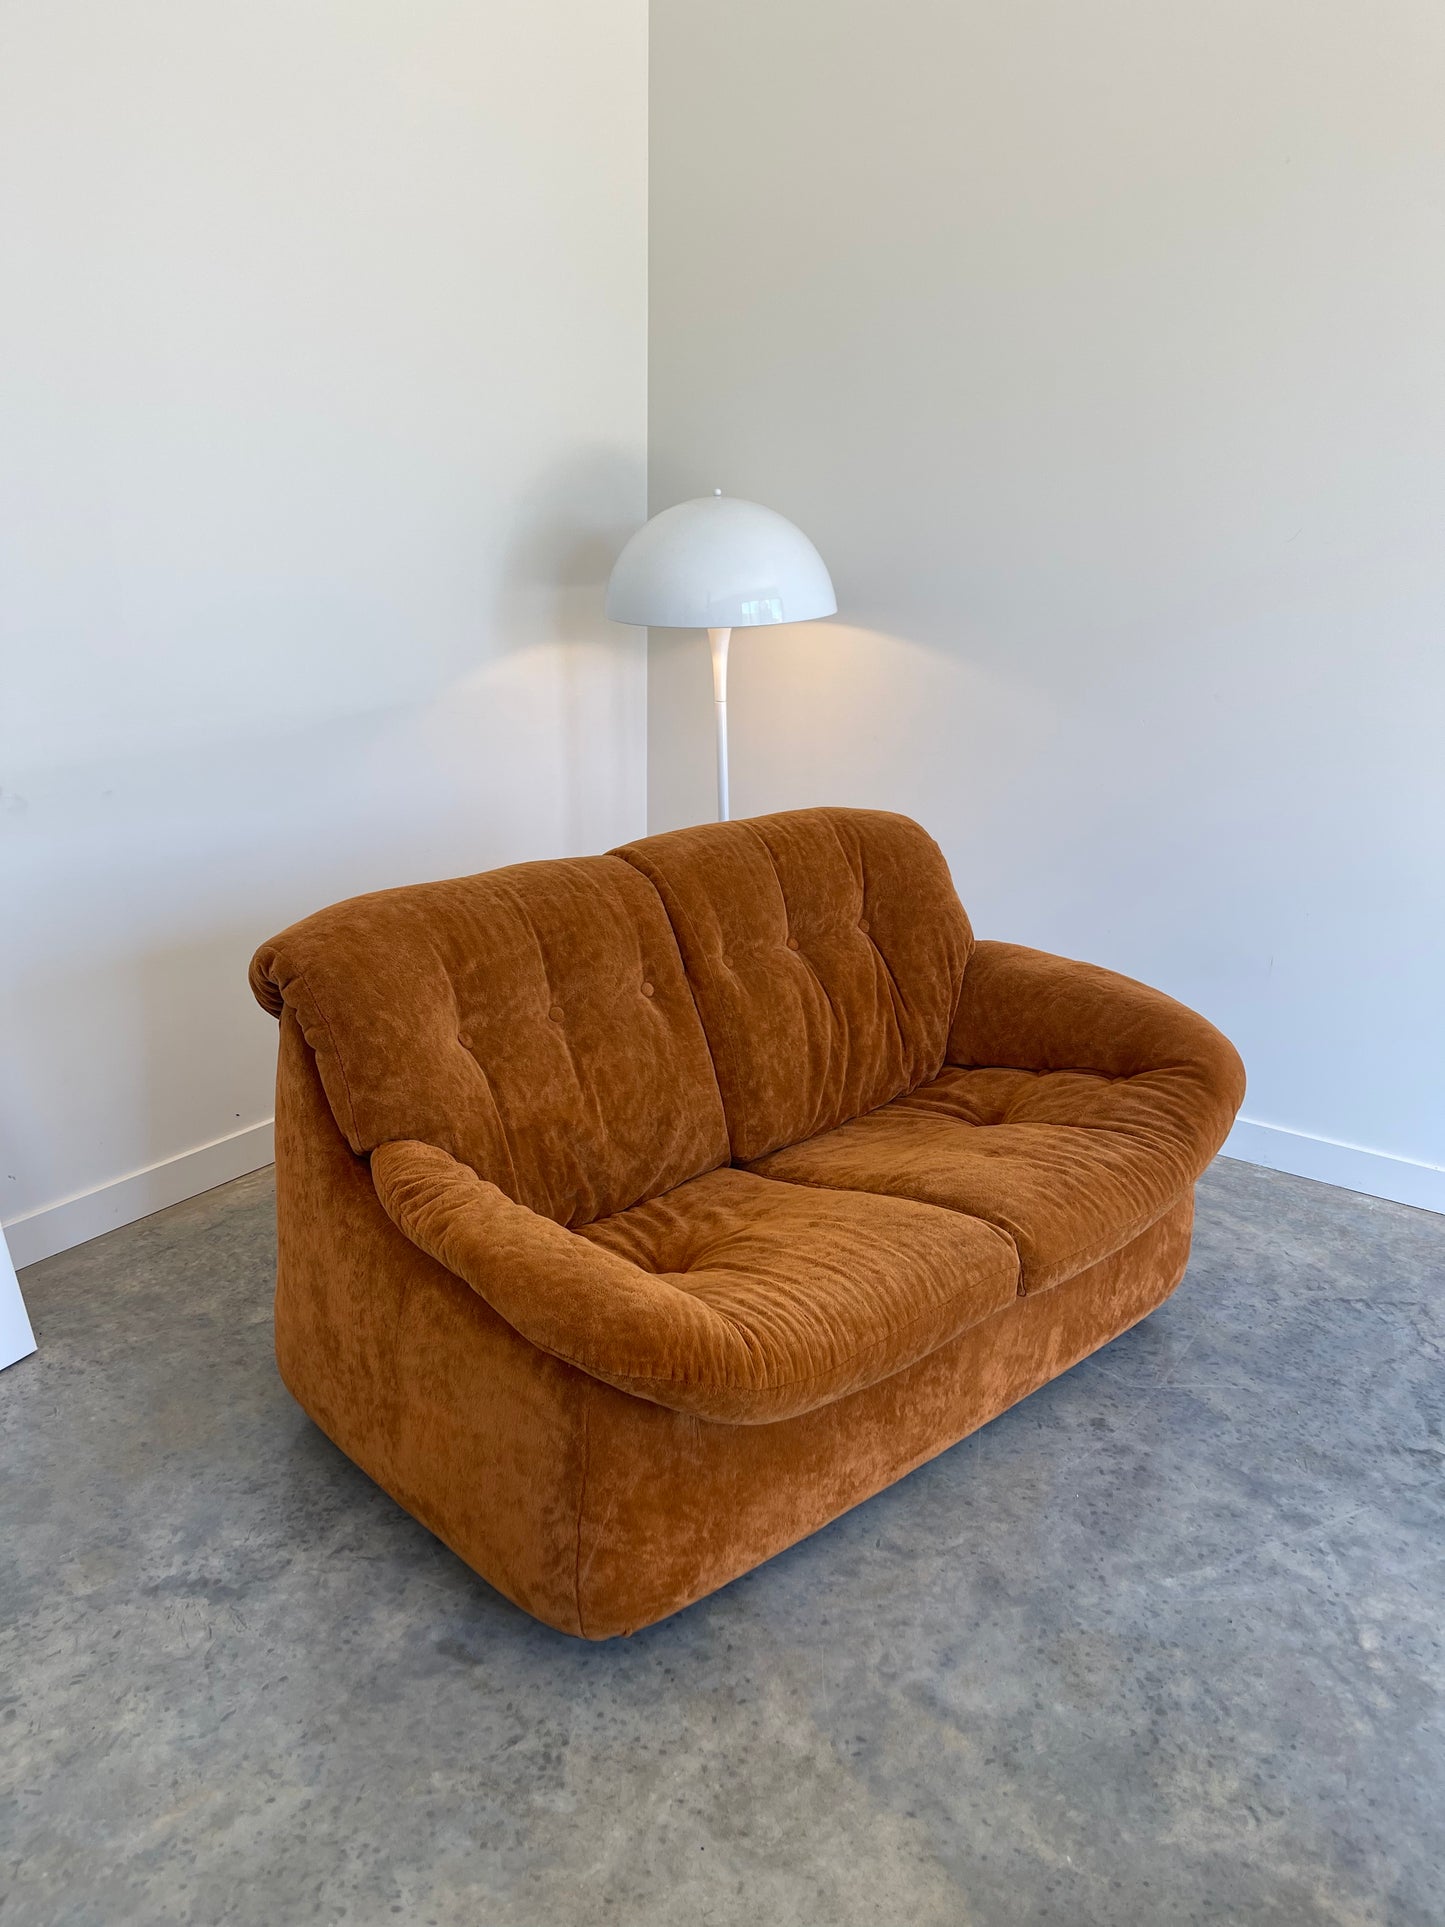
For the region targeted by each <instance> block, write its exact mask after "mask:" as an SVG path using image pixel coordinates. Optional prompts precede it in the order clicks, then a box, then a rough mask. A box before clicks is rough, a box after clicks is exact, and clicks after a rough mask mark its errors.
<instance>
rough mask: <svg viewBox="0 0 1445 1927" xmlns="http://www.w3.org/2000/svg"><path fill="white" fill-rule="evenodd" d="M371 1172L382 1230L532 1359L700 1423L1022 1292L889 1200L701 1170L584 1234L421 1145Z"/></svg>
mask: <svg viewBox="0 0 1445 1927" xmlns="http://www.w3.org/2000/svg"><path fill="white" fill-rule="evenodd" d="M371 1168H372V1175H373V1177H374V1178H375V1180H376V1189H377V1194H378V1196H379V1197H380V1199H381V1201H382V1204H383V1205H384V1206H385V1208H386V1210H387V1212H388V1214H389V1215H390V1216H391V1218H392V1219H393V1221H394V1222H395V1223H396V1224H397V1225H399V1226H400V1228H401V1229H402V1230H403V1231H404V1232H405V1233H406V1234H407V1236H408V1237H409V1238H411V1239H412V1241H413V1242H414V1243H415V1244H417V1245H419V1246H420V1247H421V1249H422V1250H423V1251H427V1252H430V1254H431V1255H432V1257H433V1258H436V1259H437V1260H438V1261H439V1262H440V1263H442V1264H444V1265H446V1266H447V1268H448V1269H449V1270H450V1271H453V1272H455V1273H456V1275H457V1276H458V1277H459V1278H463V1279H465V1280H466V1282H467V1283H468V1284H469V1285H470V1286H471V1287H472V1289H473V1290H474V1291H476V1292H478V1293H479V1294H480V1295H481V1296H482V1297H483V1298H485V1299H486V1301H487V1303H488V1304H489V1305H491V1306H492V1308H493V1310H494V1311H497V1312H499V1313H500V1314H501V1316H502V1317H503V1318H505V1319H506V1321H507V1323H508V1324H509V1325H511V1326H512V1327H513V1328H514V1329H515V1330H516V1331H519V1332H520V1333H521V1334H522V1336H523V1337H524V1338H527V1339H530V1340H531V1342H532V1343H533V1344H534V1345H536V1346H537V1347H538V1349H539V1350H541V1351H544V1352H549V1353H551V1354H552V1356H553V1357H556V1358H562V1359H565V1360H566V1361H567V1362H568V1363H569V1364H572V1365H577V1366H579V1367H580V1368H581V1369H582V1370H583V1371H585V1372H587V1373H588V1374H590V1376H591V1377H593V1378H600V1379H603V1380H604V1381H605V1382H606V1383H607V1384H609V1385H615V1386H617V1387H618V1388H619V1389H620V1390H622V1391H625V1392H631V1393H633V1394H634V1395H635V1396H636V1397H638V1398H645V1399H650V1400H652V1401H654V1402H655V1403H656V1404H658V1405H667V1406H670V1407H672V1408H673V1409H674V1410H675V1411H679V1412H694V1413H697V1414H698V1415H699V1416H701V1417H704V1418H713V1419H730V1420H732V1421H734V1422H735V1423H739V1424H749V1425H763V1424H766V1423H768V1422H769V1421H770V1420H772V1419H776V1418H785V1417H790V1416H792V1415H793V1414H795V1413H797V1412H806V1411H809V1410H811V1409H812V1407H813V1406H815V1405H823V1404H826V1403H827V1402H828V1401H829V1400H830V1399H835V1398H839V1397H841V1396H842V1394H843V1393H844V1392H849V1391H853V1390H855V1389H856V1388H857V1387H858V1386H860V1385H871V1384H873V1383H875V1382H876V1381H877V1380H878V1379H880V1378H886V1377H887V1376H888V1375H889V1374H890V1373H892V1372H896V1371H898V1370H900V1369H901V1368H902V1367H903V1366H904V1365H911V1364H912V1363H913V1362H914V1360H915V1359H918V1358H922V1357H925V1356H926V1355H927V1354H928V1353H929V1352H931V1351H933V1350H935V1349H936V1348H937V1346H939V1345H940V1344H942V1343H943V1341H944V1340H945V1339H948V1338H952V1337H953V1336H954V1334H955V1333H956V1332H959V1331H962V1330H963V1329H964V1328H965V1327H966V1326H968V1325H971V1324H975V1323H976V1322H977V1321H978V1320H979V1319H980V1318H983V1317H986V1316H987V1315H988V1313H989V1312H991V1311H997V1310H998V1309H999V1307H1000V1306H1002V1305H1005V1304H1008V1303H1010V1302H1011V1301H1012V1300H1013V1299H1014V1298H1015V1297H1016V1296H1017V1292H1018V1256H1017V1253H1016V1252H1015V1250H1014V1247H1013V1243H1012V1240H1010V1239H1009V1238H1007V1237H1005V1236H1004V1235H1003V1234H1002V1233H1001V1232H999V1231H996V1230H994V1228H993V1227H992V1226H991V1225H986V1224H983V1223H980V1222H979V1220H977V1219H975V1218H966V1217H961V1216H960V1215H959V1214H958V1213H956V1212H952V1211H939V1210H937V1209H935V1207H934V1206H932V1205H927V1204H914V1203H911V1202H909V1201H907V1200H904V1199H898V1198H887V1199H883V1198H865V1197H863V1196H862V1195H860V1194H859V1193H858V1192H850V1191H813V1192H812V1193H811V1194H810V1193H808V1192H806V1191H802V1190H800V1189H799V1188H798V1187H797V1186H796V1185H790V1184H773V1183H770V1182H769V1181H768V1179H766V1178H757V1177H752V1176H750V1175H749V1174H748V1173H747V1172H746V1171H732V1170H723V1171H711V1172H709V1173H708V1174H707V1175H706V1176H705V1177H700V1178H693V1179H692V1180H691V1181H690V1182H689V1183H687V1184H683V1185H680V1186H679V1187H678V1188H677V1189H676V1190H674V1191H669V1192H667V1193H666V1194H665V1195H664V1196H662V1197H659V1198H653V1199H652V1200H651V1201H650V1202H648V1203H646V1204H640V1205H635V1206H634V1207H633V1208H632V1209H631V1210H630V1211H624V1212H622V1213H620V1214H619V1215H617V1216H615V1217H610V1218H604V1219H602V1220H601V1221H600V1222H598V1223H595V1224H591V1225H588V1226H587V1227H586V1228H585V1229H584V1230H583V1231H581V1232H580V1233H579V1232H575V1231H568V1230H567V1229H565V1227H563V1226H562V1225H558V1224H554V1223H553V1222H552V1220H551V1219H549V1218H544V1217H541V1216H539V1215H538V1214H537V1213H536V1212H534V1211H529V1210H527V1208H526V1207H525V1206H524V1205H519V1204H514V1203H513V1202H512V1200H511V1199H510V1198H508V1197H506V1196H504V1195H503V1193H502V1192H500V1191H498V1189H497V1188H496V1186H495V1185H492V1184H486V1183H484V1182H483V1181H482V1180H481V1179H479V1178H478V1177H477V1175H476V1173H475V1172H474V1171H472V1170H470V1169H469V1168H468V1167H467V1166H466V1165H463V1164H458V1163H457V1162H456V1161H455V1159H453V1158H452V1157H451V1156H450V1155H449V1154H448V1153H447V1152H445V1151H441V1150H438V1149H436V1148H435V1147H434V1146H432V1145H429V1144H383V1145H380V1146H379V1147H378V1148H377V1150H376V1151H375V1152H374V1153H373V1154H372V1160H371Z"/></svg>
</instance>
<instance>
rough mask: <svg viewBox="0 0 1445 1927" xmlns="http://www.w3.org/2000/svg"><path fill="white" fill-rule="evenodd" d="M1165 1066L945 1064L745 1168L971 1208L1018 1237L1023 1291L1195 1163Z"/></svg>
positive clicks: (1128, 1225)
mask: <svg viewBox="0 0 1445 1927" xmlns="http://www.w3.org/2000/svg"><path fill="white" fill-rule="evenodd" d="M1176 1104H1177V1090H1176V1087H1175V1085H1174V1083H1173V1081H1172V1074H1171V1073H1170V1072H1169V1071H1166V1070H1161V1071H1144V1072H1140V1073H1138V1074H1136V1075H1133V1076H1124V1077H1117V1076H1105V1075H1102V1074H1099V1073H1096V1072H1089V1071H1073V1070H1059V1071H1039V1070H1025V1069H1018V1068H998V1069H989V1068H986V1067H972V1068H962V1067H959V1066H949V1067H948V1068H947V1069H945V1070H944V1071H943V1072H942V1073H941V1075H940V1076H938V1077H936V1078H934V1079H933V1080H932V1081H931V1082H930V1083H927V1084H924V1085H922V1086H920V1088H919V1089H918V1090H916V1091H913V1092H911V1093H909V1095H907V1096H906V1097H900V1098H896V1099H895V1100H894V1101H893V1102H892V1103H891V1104H885V1105H884V1106H883V1107H882V1108H881V1109H880V1110H876V1111H873V1112H870V1113H869V1114H868V1115H867V1116H866V1117H859V1118H854V1119H853V1120H852V1121H851V1122H850V1123H848V1124H844V1125H842V1126H840V1127H839V1128H838V1129H837V1130H835V1131H828V1132H826V1133H824V1134H823V1135H822V1136H820V1137H815V1138H811V1139H809V1140H808V1141H807V1142H806V1143H803V1144H795V1145H792V1146H790V1147H789V1148H788V1149H787V1150H783V1151H777V1152H774V1153H773V1154H772V1155H771V1156H770V1157H766V1158H761V1159H759V1160H757V1161H756V1162H755V1163H754V1164H752V1165H750V1166H749V1167H748V1168H749V1169H750V1170H752V1171H754V1172H755V1173H756V1174H758V1175H759V1176H763V1177H769V1178H773V1179H782V1180H784V1181H786V1182H787V1183H790V1184H813V1185H819V1186H826V1187H828V1188H830V1189H836V1188H838V1187H844V1188H847V1189H851V1190H858V1191H869V1192H874V1193H885V1194H887V1195H888V1196H890V1197H896V1198H912V1199H916V1200H918V1201H919V1202H922V1203H926V1204H932V1205H942V1206H943V1207H945V1208H946V1209H948V1210H951V1211H958V1212H963V1213H966V1214H967V1215H968V1217H969V1218H971V1219H976V1218H981V1219H984V1220H985V1221H986V1222H987V1223H989V1224H992V1225H996V1226H997V1227H998V1228H999V1229H1000V1230H1001V1231H1006V1232H1007V1233H1008V1235H1009V1237H1010V1238H1011V1239H1012V1240H1013V1242H1014V1244H1015V1245H1016V1246H1017V1248H1018V1253H1019V1259H1020V1263H1021V1266H1022V1282H1023V1289H1024V1290H1025V1291H1040V1290H1045V1289H1047V1288H1048V1287H1049V1286H1050V1285H1056V1284H1058V1283H1059V1282H1060V1281H1061V1280H1063V1279H1065V1278H1069V1277H1072V1276H1073V1274H1074V1273H1075V1272H1077V1271H1082V1270H1083V1269H1084V1268H1085V1267H1086V1266H1088V1265H1092V1264H1097V1263H1098V1262H1099V1261H1100V1260H1101V1259H1103V1258H1106V1257H1108V1256H1109V1255H1110V1253H1112V1252H1115V1251H1118V1250H1120V1249H1121V1248H1122V1247H1123V1246H1124V1245H1126V1244H1128V1243H1129V1242H1130V1240H1131V1239H1133V1238H1137V1237H1138V1236H1139V1234H1140V1233H1141V1232H1143V1231H1145V1230H1147V1229H1148V1227H1149V1226H1150V1225H1152V1224H1153V1223H1154V1222H1155V1221H1156V1220H1157V1219H1159V1218H1160V1217H1162V1216H1163V1215H1164V1213H1165V1212H1166V1211H1167V1210H1168V1209H1169V1208H1170V1206H1171V1205H1173V1204H1174V1203H1175V1202H1176V1201H1177V1200H1178V1199H1179V1198H1180V1197H1181V1196H1182V1195H1183V1194H1184V1193H1185V1192H1186V1191H1187V1190H1188V1189H1189V1187H1190V1185H1191V1184H1192V1183H1193V1182H1194V1179H1195V1177H1196V1176H1197V1175H1198V1172H1197V1170H1196V1169H1195V1168H1194V1167H1195V1163H1196V1159H1195V1158H1194V1156H1193V1155H1192V1154H1191V1150H1190V1148H1189V1146H1188V1145H1187V1144H1185V1143H1183V1142H1181V1138H1180V1134H1179V1132H1178V1130H1177V1129H1176V1128H1175V1107H1176Z"/></svg>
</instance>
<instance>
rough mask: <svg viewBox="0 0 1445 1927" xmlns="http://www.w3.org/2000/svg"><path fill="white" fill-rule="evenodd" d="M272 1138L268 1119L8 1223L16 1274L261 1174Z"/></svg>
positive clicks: (43, 1206)
mask: <svg viewBox="0 0 1445 1927" xmlns="http://www.w3.org/2000/svg"><path fill="white" fill-rule="evenodd" d="M272 1135H273V1133H272V1120H271V1119H270V1118H267V1119H266V1120H265V1122H264V1123H262V1124H252V1125H249V1126H248V1127H247V1128H246V1129H245V1130H244V1131H233V1132H232V1133H231V1135H230V1136H229V1137H218V1138H216V1139H214V1140H213V1142H211V1143H210V1144H198V1145H197V1146H196V1148H195V1150H194V1151H182V1152H181V1154H180V1156H179V1157H174V1158H163V1159H162V1160H161V1161H160V1163H158V1164H148V1165H147V1166H146V1168H145V1169H144V1170H143V1171H132V1172H131V1173H130V1174H129V1176H128V1177H123V1178H116V1179H114V1180H113V1181H112V1182H111V1183H110V1184H101V1185H97V1186H96V1188H95V1189H94V1190H93V1191H82V1192H80V1193H79V1195H78V1196H76V1197H73V1198H61V1199H60V1200H59V1201H58V1203H55V1204H45V1205H41V1207H40V1209H39V1210H38V1211H27V1212H24V1213H23V1214H22V1215H21V1216H20V1217H18V1218H9V1219H7V1220H6V1222H5V1242H6V1243H7V1244H8V1245H9V1247H10V1256H11V1258H12V1259H13V1260H14V1262H15V1266H16V1269H17V1270H19V1269H20V1268H21V1267H22V1266H24V1265H33V1264H35V1263H37V1262H38V1260H40V1259H41V1258H53V1257H54V1255H55V1253H56V1252H57V1251H69V1249H70V1248H71V1246H72V1245H83V1244H86V1243H88V1241H89V1240H90V1239H91V1238H98V1237H100V1235H101V1233H102V1232H105V1231H114V1230H115V1228H116V1226H117V1225H122V1224H133V1223H134V1221H135V1220H136V1219H137V1218H145V1217H148V1216H149V1215H150V1213H151V1212H152V1211H164V1210H165V1208H166V1206H167V1205H168V1204H179V1203H180V1202H181V1201H182V1199H184V1198H194V1197H196V1196H197V1195H198V1194H199V1193H200V1192H202V1191H210V1190H212V1189H213V1188H214V1187H215V1186H216V1185H218V1184H226V1183H228V1182H229V1181H230V1179H232V1178H240V1177H244V1176H245V1174H246V1173H247V1172H248V1171H259V1170H260V1168H261V1166H262V1165H263V1164H269V1163H270V1162H271V1159H272V1155H273V1153H272V1148H271V1147H272Z"/></svg>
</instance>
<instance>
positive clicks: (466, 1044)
mask: <svg viewBox="0 0 1445 1927" xmlns="http://www.w3.org/2000/svg"><path fill="white" fill-rule="evenodd" d="M457 1042H458V1043H459V1044H460V1045H461V1047H462V1049H463V1050H470V1049H471V1047H472V1040H471V1038H470V1037H468V1036H467V1034H466V1032H465V1031H462V1032H461V1034H460V1035H459V1036H458V1038H457Z"/></svg>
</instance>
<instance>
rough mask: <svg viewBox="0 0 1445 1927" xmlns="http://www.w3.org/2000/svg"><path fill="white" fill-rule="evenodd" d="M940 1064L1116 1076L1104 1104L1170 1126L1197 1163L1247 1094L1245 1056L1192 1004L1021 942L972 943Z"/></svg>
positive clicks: (1125, 1116)
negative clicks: (1112, 1095)
mask: <svg viewBox="0 0 1445 1927" xmlns="http://www.w3.org/2000/svg"><path fill="white" fill-rule="evenodd" d="M948 1062H949V1063H950V1064H957V1065H961V1066H966V1067H975V1066H977V1067H983V1066H988V1067H996V1066H1008V1067H1012V1068H1016V1069H1019V1070H1028V1071H1042V1072H1051V1071H1079V1072H1084V1073H1086V1074H1090V1075H1093V1076H1096V1077H1103V1078H1111V1079H1114V1080H1117V1082H1118V1085H1119V1092H1118V1101H1117V1103H1116V1104H1114V1105H1112V1106H1111V1107H1110V1109H1111V1111H1114V1112H1117V1113H1118V1119H1119V1122H1120V1123H1121V1124H1122V1123H1126V1120H1129V1119H1130V1118H1131V1116H1132V1114H1133V1113H1134V1112H1136V1111H1137V1112H1138V1115H1139V1122H1140V1124H1141V1126H1142V1125H1143V1124H1145V1123H1146V1122H1147V1123H1148V1124H1149V1125H1150V1127H1151V1128H1154V1129H1156V1130H1157V1129H1158V1128H1159V1127H1160V1125H1161V1124H1166V1125H1168V1126H1170V1127H1172V1129H1170V1132H1169V1134H1170V1135H1171V1136H1173V1137H1174V1138H1175V1140H1176V1142H1178V1143H1179V1144H1180V1146H1181V1148H1183V1147H1184V1146H1185V1145H1186V1144H1187V1146H1188V1150H1189V1155H1190V1162H1191V1163H1192V1164H1193V1165H1194V1166H1195V1167H1196V1170H1202V1169H1203V1168H1204V1166H1205V1165H1206V1164H1207V1163H1208V1162H1209V1159H1210V1158H1211V1157H1213V1155H1214V1153H1215V1152H1216V1151H1217V1150H1218V1149H1219V1146H1220V1145H1221V1144H1222V1143H1223V1142H1224V1139H1225V1137H1226V1136H1227V1135H1228V1132H1229V1127H1230V1125H1231V1124H1233V1122H1234V1118H1235V1114H1236V1113H1237V1111H1238V1110H1239V1107H1240V1105H1241V1103H1242V1102H1243V1101H1244V1065H1243V1064H1242V1063H1241V1061H1240V1057H1239V1052H1238V1051H1237V1050H1236V1049H1235V1048H1234V1046H1233V1044H1231V1043H1230V1041H1229V1039H1228V1038H1227V1037H1225V1036H1224V1035H1223V1033H1222V1032H1220V1031H1218V1030H1216V1029H1215V1027H1214V1025H1213V1024H1211V1023H1210V1022H1208V1020H1207V1019H1206V1018H1203V1017H1201V1016H1200V1015H1199V1014H1198V1012H1197V1011H1193V1010H1190V1009H1189V1008H1188V1006H1187V1005H1185V1004H1181V1003H1177V1002H1176V1001H1175V1000H1174V998H1172V997H1166V996H1165V995H1164V993H1163V992H1162V991H1159V990H1151V989H1150V988H1149V986H1148V985H1147V984H1141V983H1136V982H1135V981H1134V979H1133V978H1132V977H1121V976H1119V975H1118V974H1117V973H1116V972H1114V971H1112V970H1101V969H1099V968H1098V967H1097V966H1095V965H1093V964H1085V963H1076V962H1074V961H1073V960H1072V959H1070V958H1068V957H1054V956H1050V955H1049V954H1048V953H1047V952H1045V951H1042V950H1030V949H1027V948H1025V947H1024V946H1023V945H1022V944H1012V943H988V942H983V943H978V944H976V945H975V946H974V950H973V954H972V956H971V957H970V958H969V961H968V967H967V969H966V970H965V972H964V978H963V991H962V995H961V997H960V1000H959V1007H958V1012H957V1015H956V1016H955V1018H954V1022H953V1028H952V1031H951V1033H950V1036H949V1043H948Z"/></svg>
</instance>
